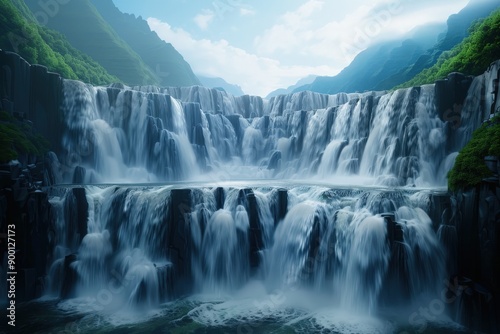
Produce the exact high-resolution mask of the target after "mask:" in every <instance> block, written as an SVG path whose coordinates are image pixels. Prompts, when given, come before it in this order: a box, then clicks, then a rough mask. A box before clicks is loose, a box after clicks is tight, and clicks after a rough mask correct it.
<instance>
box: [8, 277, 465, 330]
mask: <svg viewBox="0 0 500 334" xmlns="http://www.w3.org/2000/svg"><path fill="white" fill-rule="evenodd" d="M101 297H102V296H101ZM100 302H101V303H105V302H104V300H99V296H98V298H97V299H89V298H76V299H70V300H65V301H61V300H57V299H51V300H47V299H45V300H43V299H40V300H35V301H32V302H29V303H24V304H20V305H19V306H18V307H17V310H16V314H17V317H16V327H15V328H9V329H8V332H9V333H11V332H12V333H64V334H70V333H75V334H76V333H78V334H86V333H103V334H104V333H106V334H108V333H113V334H114V333H116V334H118V333H120V334H121V333H141V334H143V333H174V334H180V333H210V334H211V333H214V334H215V333H221V334H225V333H238V334H240V333H245V334H246V333H339V334H365V333H366V334H368V333H370V334H372V333H373V334H377V333H380V334H386V333H387V334H389V333H394V334H410V333H424V334H425V333H428V334H430V333H433V334H434V333H436V334H449V333H450V334H451V333H472V332H469V331H467V330H466V329H464V328H462V327H460V326H459V325H457V324H456V323H454V322H453V321H451V320H450V317H449V314H448V311H447V310H446V311H442V312H440V313H439V314H437V313H435V312H434V313H433V311H432V304H436V298H435V299H432V296H426V297H422V298H421V299H420V300H419V301H418V302H416V303H414V304H413V305H408V306H407V307H402V308H401V307H400V308H398V309H397V310H395V309H385V308H383V307H381V308H380V309H379V310H378V314H375V315H372V316H369V315H360V314H356V312H352V311H351V312H348V311H346V310H345V309H339V308H336V307H334V306H332V305H331V302H330V301H329V299H328V298H327V297H326V296H324V295H321V294H317V293H315V292H312V291H308V290H289V291H286V292H285V291H279V290H278V291H274V292H271V293H269V292H267V291H266V290H265V288H264V287H263V286H262V285H261V284H260V282H258V281H252V282H250V283H249V284H247V285H246V286H245V287H244V288H242V289H241V290H239V291H237V292H236V293H234V294H232V295H230V296H229V295H224V296H223V295H219V296H214V295H193V296H189V297H186V298H181V299H178V300H175V301H172V302H168V303H165V304H162V305H160V307H158V308H156V309H152V310H143V309H135V310H123V309H121V310H116V311H113V310H110V309H109V308H107V307H105V306H104V305H103V304H100ZM450 308H451V309H453V305H451V307H450ZM438 311H439V310H438ZM422 312H427V314H425V313H422ZM426 317H427V319H426ZM431 319H432V320H431ZM2 326H3V324H2ZM2 333H3V332H2Z"/></svg>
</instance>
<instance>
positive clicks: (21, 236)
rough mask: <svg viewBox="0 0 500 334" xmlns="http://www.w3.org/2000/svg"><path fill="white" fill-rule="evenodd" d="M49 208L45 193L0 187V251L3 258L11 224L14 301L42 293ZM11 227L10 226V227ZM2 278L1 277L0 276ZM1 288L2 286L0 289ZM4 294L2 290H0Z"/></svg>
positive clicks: (47, 251) (46, 259) (4, 261)
mask: <svg viewBox="0 0 500 334" xmlns="http://www.w3.org/2000/svg"><path fill="white" fill-rule="evenodd" d="M52 219H53V217H52V210H51V205H50V203H49V200H48V195H47V194H46V193H44V192H41V191H32V192H30V193H27V192H26V191H24V192H22V191H21V194H20V191H19V190H18V189H16V188H6V189H1V190H0V234H1V235H2V237H1V238H0V254H1V258H2V261H3V264H2V268H5V267H4V264H6V258H7V238H6V237H5V236H6V235H7V227H8V225H15V229H14V230H13V231H14V232H15V235H14V240H15V249H16V259H15V270H16V271H17V273H18V275H17V279H16V286H17V290H16V300H18V301H27V300H31V299H34V298H37V297H40V296H41V295H42V293H43V292H44V279H45V275H46V268H47V263H48V260H49V258H48V254H49V248H50V240H49V230H50V226H51V224H52ZM11 230H12V229H11ZM2 279H3V278H2ZM2 290H3V289H2ZM1 293H2V295H3V296H6V291H1Z"/></svg>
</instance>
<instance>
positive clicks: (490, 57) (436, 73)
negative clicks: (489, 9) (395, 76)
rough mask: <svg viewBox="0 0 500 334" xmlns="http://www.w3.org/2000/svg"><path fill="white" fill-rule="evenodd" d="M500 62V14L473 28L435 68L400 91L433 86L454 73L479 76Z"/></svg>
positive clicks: (440, 59)
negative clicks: (491, 65) (499, 59)
mask: <svg viewBox="0 0 500 334" xmlns="http://www.w3.org/2000/svg"><path fill="white" fill-rule="evenodd" d="M498 58H500V10H496V11H494V12H493V13H492V14H491V15H490V16H488V17H487V18H486V19H484V20H480V21H477V22H476V23H475V24H473V25H472V26H471V28H470V35H469V36H468V37H466V38H465V39H464V40H463V41H462V42H461V43H460V44H458V45H457V46H455V47H454V48H453V49H452V50H450V51H447V52H443V54H442V55H441V56H440V57H439V59H438V61H437V63H436V64H435V65H434V66H432V67H430V68H428V69H426V70H424V71H422V72H421V73H419V74H418V75H417V76H415V77H414V78H413V79H411V80H410V81H408V82H406V83H404V84H402V85H400V86H397V87H396V88H403V87H411V86H420V85H423V84H429V83H433V82H435V81H436V80H438V79H443V78H445V77H446V76H447V75H448V74H450V73H452V72H461V73H464V74H467V75H479V74H481V73H482V72H484V70H485V69H486V68H488V66H489V65H490V64H491V62H493V61H495V60H497V59H498Z"/></svg>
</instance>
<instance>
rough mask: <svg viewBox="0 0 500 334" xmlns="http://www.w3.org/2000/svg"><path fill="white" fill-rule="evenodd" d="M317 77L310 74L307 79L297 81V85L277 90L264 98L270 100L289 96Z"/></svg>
mask: <svg viewBox="0 0 500 334" xmlns="http://www.w3.org/2000/svg"><path fill="white" fill-rule="evenodd" d="M317 77H318V76H317V75H312V74H311V75H308V76H307V77H305V78H302V79H300V80H299V81H297V83H296V84H295V85H292V86H289V87H288V88H279V89H276V90H274V91H272V92H271V93H269V94H268V95H267V96H266V98H267V99H270V98H272V97H274V96H278V95H285V94H290V93H292V92H293V91H294V90H295V89H296V88H298V87H301V86H304V85H308V84H310V83H312V82H313V81H314V80H315V79H316V78H317Z"/></svg>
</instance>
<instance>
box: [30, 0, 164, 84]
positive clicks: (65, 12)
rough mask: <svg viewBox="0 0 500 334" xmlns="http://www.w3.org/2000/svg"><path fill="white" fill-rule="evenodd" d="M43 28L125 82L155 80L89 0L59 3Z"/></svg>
mask: <svg viewBox="0 0 500 334" xmlns="http://www.w3.org/2000/svg"><path fill="white" fill-rule="evenodd" d="M25 3H26V5H27V6H28V7H29V8H30V9H31V11H32V12H33V13H36V12H39V11H40V10H41V7H40V1H38V0H25ZM46 27H48V28H51V29H54V30H56V31H58V32H60V33H61V34H63V35H64V36H65V38H66V39H67V40H68V41H69V42H70V43H71V45H72V46H74V47H75V48H77V49H78V50H80V51H82V52H84V53H85V54H87V55H89V56H90V57H92V59H94V60H95V61H97V62H98V63H99V64H100V65H101V66H103V67H104V68H105V69H106V70H107V71H108V73H110V74H112V75H114V76H116V77H118V78H119V79H120V80H121V81H122V82H124V83H126V84H128V85H138V84H141V85H142V84H158V83H159V82H158V79H157V77H156V75H155V74H154V72H153V71H152V70H151V69H150V68H149V67H148V66H147V65H146V64H144V62H143V61H142V59H141V57H140V56H139V55H138V54H137V53H136V52H135V51H134V50H133V49H132V48H131V47H130V46H129V45H128V44H127V43H126V42H125V41H124V40H123V39H121V38H120V36H119V35H118V34H117V33H116V32H115V31H114V29H113V28H112V27H111V26H110V25H109V24H108V23H107V22H106V21H105V20H104V19H103V17H102V16H101V15H100V14H99V12H98V11H97V9H96V8H95V7H94V5H93V4H92V3H91V2H90V0H78V1H67V2H65V3H64V4H61V5H59V7H58V11H57V15H51V16H50V17H49V19H48V20H47V22H46Z"/></svg>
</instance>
